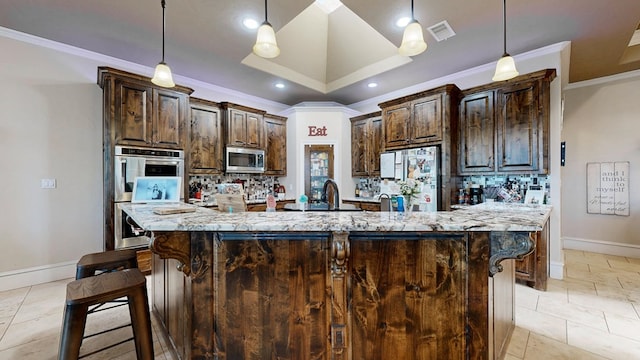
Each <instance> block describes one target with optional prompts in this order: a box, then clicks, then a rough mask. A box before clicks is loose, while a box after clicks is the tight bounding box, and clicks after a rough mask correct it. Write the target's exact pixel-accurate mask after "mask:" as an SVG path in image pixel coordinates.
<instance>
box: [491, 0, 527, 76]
mask: <svg viewBox="0 0 640 360" xmlns="http://www.w3.org/2000/svg"><path fill="white" fill-rule="evenodd" d="M502 25H503V26H502V29H503V35H504V36H503V39H504V48H503V50H504V54H502V57H501V58H500V60H498V63H497V64H496V73H495V74H494V75H493V78H492V79H491V80H493V81H504V80H509V79H513V78H514V77H516V76H518V75H519V74H520V73H519V72H518V70H516V62H515V61H514V60H513V58H512V57H511V55H509V54H508V53H507V0H503V3H502Z"/></svg>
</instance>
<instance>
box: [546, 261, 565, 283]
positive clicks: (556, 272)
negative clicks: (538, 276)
mask: <svg viewBox="0 0 640 360" xmlns="http://www.w3.org/2000/svg"><path fill="white" fill-rule="evenodd" d="M549 277H550V278H552V279H556V280H562V279H563V278H564V263H563V262H557V261H550V262H549Z"/></svg>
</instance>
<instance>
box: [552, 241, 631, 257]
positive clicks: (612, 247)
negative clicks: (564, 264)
mask: <svg viewBox="0 0 640 360" xmlns="http://www.w3.org/2000/svg"><path fill="white" fill-rule="evenodd" d="M562 242H563V244H564V248H565V249H571V250H581V251H589V252H594V253H599V254H608V255H617V256H625V257H632V258H640V245H634V244H624V243H615V242H611V241H602V240H591V239H579V238H566V237H565V238H563V239H562Z"/></svg>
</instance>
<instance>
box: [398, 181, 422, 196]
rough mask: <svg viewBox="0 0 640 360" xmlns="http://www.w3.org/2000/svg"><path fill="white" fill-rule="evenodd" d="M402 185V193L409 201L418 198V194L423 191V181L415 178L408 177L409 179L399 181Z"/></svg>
mask: <svg viewBox="0 0 640 360" xmlns="http://www.w3.org/2000/svg"><path fill="white" fill-rule="evenodd" d="M398 185H400V193H401V194H402V195H404V197H405V198H407V201H411V200H413V199H414V198H418V195H420V193H421V192H422V182H420V181H417V180H415V179H408V180H407V181H398Z"/></svg>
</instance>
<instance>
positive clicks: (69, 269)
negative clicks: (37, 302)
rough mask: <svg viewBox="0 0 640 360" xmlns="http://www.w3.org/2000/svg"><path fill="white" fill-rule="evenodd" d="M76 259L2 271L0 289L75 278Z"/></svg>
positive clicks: (11, 288) (4, 289)
mask: <svg viewBox="0 0 640 360" xmlns="http://www.w3.org/2000/svg"><path fill="white" fill-rule="evenodd" d="M75 276H76V261H70V262H65V263H59V264H51V265H45V266H37V267H33V268H27V269H20V270H14V271H7V272H3V273H0V291H6V290H13V289H18V288H21V287H25V286H32V285H38V284H42V283H47V282H51V281H57V280H63V279H70V278H75Z"/></svg>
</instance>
